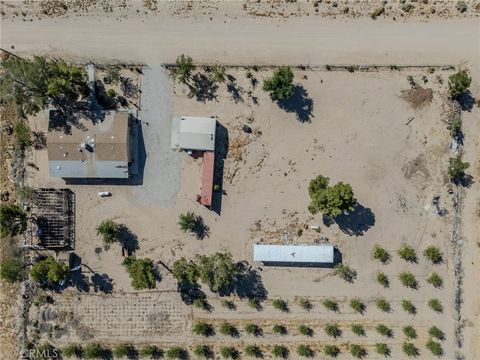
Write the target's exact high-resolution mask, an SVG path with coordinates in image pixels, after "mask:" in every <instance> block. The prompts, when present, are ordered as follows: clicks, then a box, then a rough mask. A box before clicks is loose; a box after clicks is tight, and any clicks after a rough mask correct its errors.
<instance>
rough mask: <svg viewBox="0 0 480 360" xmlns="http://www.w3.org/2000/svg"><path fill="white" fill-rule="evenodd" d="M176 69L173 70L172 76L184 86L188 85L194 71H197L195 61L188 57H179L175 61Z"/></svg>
mask: <svg viewBox="0 0 480 360" xmlns="http://www.w3.org/2000/svg"><path fill="white" fill-rule="evenodd" d="M175 65H176V67H175V68H174V69H173V70H172V76H173V78H174V79H175V80H178V81H179V82H181V83H182V84H188V82H189V80H190V77H191V75H192V71H193V70H194V69H195V65H193V59H192V58H191V57H190V56H188V55H184V54H182V55H179V56H178V57H177V60H176V61H175Z"/></svg>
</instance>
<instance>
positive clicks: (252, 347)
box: [245, 345, 262, 357]
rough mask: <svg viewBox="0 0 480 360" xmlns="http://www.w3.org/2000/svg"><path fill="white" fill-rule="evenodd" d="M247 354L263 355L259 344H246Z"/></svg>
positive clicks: (253, 355)
mask: <svg viewBox="0 0 480 360" xmlns="http://www.w3.org/2000/svg"><path fill="white" fill-rule="evenodd" d="M245 354H247V355H248V356H252V357H262V350H260V348H259V347H258V346H255V345H247V346H245Z"/></svg>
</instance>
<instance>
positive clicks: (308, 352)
mask: <svg viewBox="0 0 480 360" xmlns="http://www.w3.org/2000/svg"><path fill="white" fill-rule="evenodd" d="M297 354H298V355H300V356H303V357H313V355H314V352H313V350H312V349H311V348H310V347H309V346H308V345H303V344H302V345H299V346H298V347H297Z"/></svg>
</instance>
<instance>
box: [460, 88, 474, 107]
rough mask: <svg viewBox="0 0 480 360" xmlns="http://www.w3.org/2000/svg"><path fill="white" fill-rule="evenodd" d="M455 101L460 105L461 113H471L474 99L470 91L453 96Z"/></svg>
mask: <svg viewBox="0 0 480 360" xmlns="http://www.w3.org/2000/svg"><path fill="white" fill-rule="evenodd" d="M455 100H456V101H457V102H458V103H459V104H460V107H461V108H462V110H463V111H472V109H473V107H474V106H475V98H474V97H473V96H472V93H471V92H470V90H468V91H467V92H465V93H463V94H461V95H458V96H455Z"/></svg>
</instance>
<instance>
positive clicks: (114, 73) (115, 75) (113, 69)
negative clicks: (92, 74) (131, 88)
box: [105, 65, 122, 84]
mask: <svg viewBox="0 0 480 360" xmlns="http://www.w3.org/2000/svg"><path fill="white" fill-rule="evenodd" d="M105 77H106V78H107V80H108V81H109V82H110V83H112V84H118V83H119V82H120V80H121V78H122V76H121V74H120V66H118V65H107V67H106V68H105Z"/></svg>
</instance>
